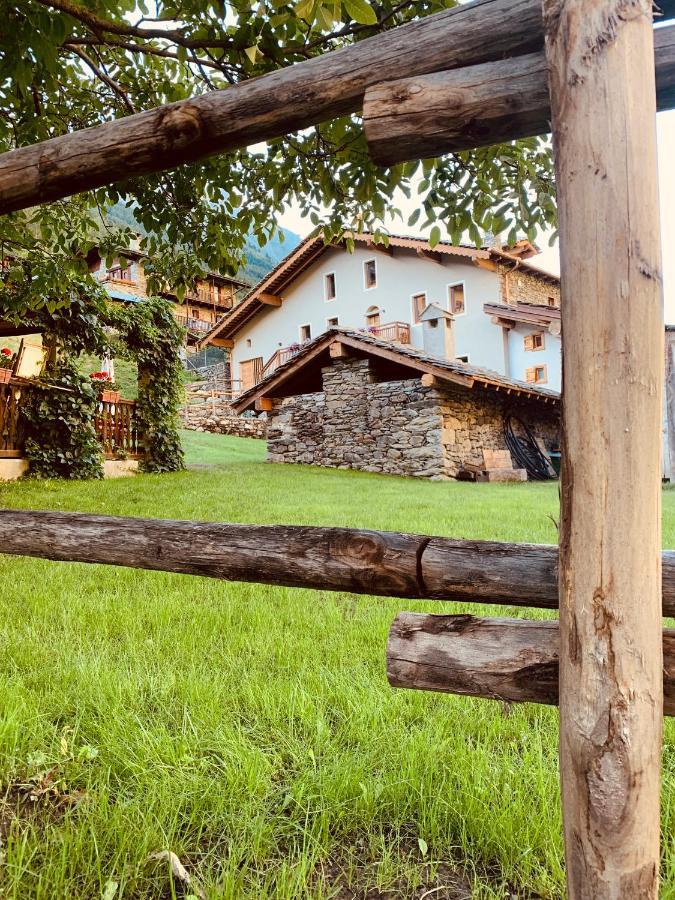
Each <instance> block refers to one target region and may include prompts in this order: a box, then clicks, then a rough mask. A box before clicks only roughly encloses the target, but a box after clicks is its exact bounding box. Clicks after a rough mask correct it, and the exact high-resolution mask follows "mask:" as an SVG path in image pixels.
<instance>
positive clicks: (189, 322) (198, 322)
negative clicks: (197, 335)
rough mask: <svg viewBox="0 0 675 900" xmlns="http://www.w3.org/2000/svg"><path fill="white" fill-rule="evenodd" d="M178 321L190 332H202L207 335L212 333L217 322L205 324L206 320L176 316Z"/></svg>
mask: <svg viewBox="0 0 675 900" xmlns="http://www.w3.org/2000/svg"><path fill="white" fill-rule="evenodd" d="M176 321H177V322H178V324H179V325H182V326H183V328H187V330H188V331H200V332H204V333H206V332H207V331H211V329H212V328H213V326H214V325H215V324H216V323H215V322H205V321H204V319H193V318H192V317H191V316H176Z"/></svg>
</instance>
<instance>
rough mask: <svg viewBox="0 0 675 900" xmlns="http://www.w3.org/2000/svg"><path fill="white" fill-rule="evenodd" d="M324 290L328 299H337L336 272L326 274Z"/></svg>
mask: <svg viewBox="0 0 675 900" xmlns="http://www.w3.org/2000/svg"><path fill="white" fill-rule="evenodd" d="M323 290H324V296H325V298H326V300H335V297H336V296H337V294H336V290H335V272H329V274H328V275H324V279H323Z"/></svg>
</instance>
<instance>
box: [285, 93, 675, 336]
mask: <svg viewBox="0 0 675 900" xmlns="http://www.w3.org/2000/svg"><path fill="white" fill-rule="evenodd" d="M656 120H657V129H658V150H659V162H660V169H659V187H660V195H661V252H662V255H663V284H664V296H665V319H666V321H667V322H671V323H675V168H674V167H673V165H672V163H673V160H675V110H673V111H671V112H664V113H659V114H658V115H657V117H656ZM400 206H401V207H402V208H403V209H404V213H405V212H412V209H413V208H414V203H410V204H409V203H407V202H406V203H405V205H404V204H403V203H401V204H400ZM280 223H281V225H283V226H284V227H285V228H290V229H291V231H295V232H296V234H299V235H300V236H301V237H305V235H306V234H308V232H310V231H311V230H312V224H311V222H310V221H309V219H303V218H302V216H301V215H300V213H299V211H298V210H297V209H289V210H288V211H287V212H286V213H285V214H284V215H283V216H281V218H280ZM387 225H388V227H389V228H390V229H391V230H392V231H394V232H399V233H400V232H406V233H407V232H409V231H410V229H406V227H405V224H404V223H402V222H401V221H400V220H399V219H397V220H395V221H391V222H388V223H387ZM444 237H445V235H444ZM539 245H540V247H541V248H542V251H543V252H542V253H541V255H540V256H538V257H537V258H536V263H537V265H539V266H541V267H542V268H545V269H548V270H549V271H551V272H554V273H555V274H556V275H557V274H558V273H559V259H558V249H557V247H556V246H554V247H549V246H548V239H547V236H546V235H543V236H542V237H541V239H540V240H539ZM533 262H534V260H533Z"/></svg>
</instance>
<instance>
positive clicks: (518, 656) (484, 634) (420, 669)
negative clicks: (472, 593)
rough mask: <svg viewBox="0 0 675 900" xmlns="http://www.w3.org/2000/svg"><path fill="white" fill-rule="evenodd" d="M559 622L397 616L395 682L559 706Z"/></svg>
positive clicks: (392, 636)
mask: <svg viewBox="0 0 675 900" xmlns="http://www.w3.org/2000/svg"><path fill="white" fill-rule="evenodd" d="M559 644H560V634H559V626H558V622H535V621H532V620H528V619H481V618H476V617H475V616H465V615H459V616H435V615H427V614H424V613H408V612H404V613H399V614H398V616H397V617H396V619H395V620H394V622H393V624H392V626H391V629H390V631H389V641H388V643H387V678H388V679H389V684H391V685H392V686H393V687H399V688H412V689H414V690H419V691H441V692H443V693H447V694H465V695H468V696H471V697H483V698H485V699H489V700H505V701H508V702H517V703H522V702H528V703H550V704H557V703H558V669H559ZM663 655H664V666H663V687H664V694H665V703H664V713H665V714H666V715H667V716H672V715H675V630H673V629H665V630H664V631H663Z"/></svg>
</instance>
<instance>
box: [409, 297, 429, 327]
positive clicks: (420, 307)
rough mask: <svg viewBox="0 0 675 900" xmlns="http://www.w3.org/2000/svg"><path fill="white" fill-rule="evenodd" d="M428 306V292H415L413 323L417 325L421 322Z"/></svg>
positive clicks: (413, 298)
mask: <svg viewBox="0 0 675 900" xmlns="http://www.w3.org/2000/svg"><path fill="white" fill-rule="evenodd" d="M426 308H427V295H426V294H413V296H412V318H413V325H417V323H418V322H419V320H420V318H421V316H422V313H423V312H424V310H425V309H426Z"/></svg>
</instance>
